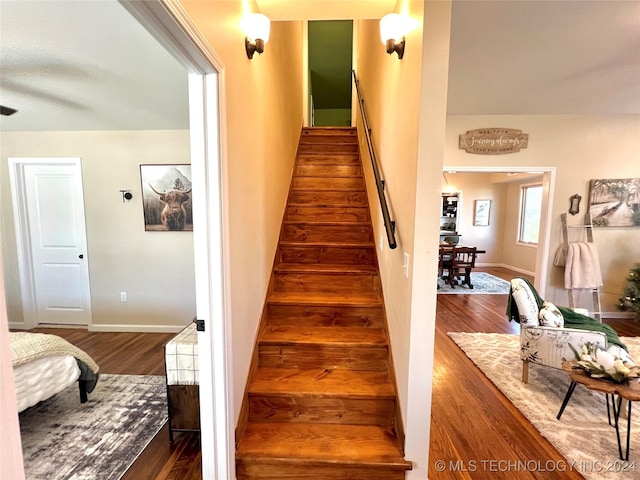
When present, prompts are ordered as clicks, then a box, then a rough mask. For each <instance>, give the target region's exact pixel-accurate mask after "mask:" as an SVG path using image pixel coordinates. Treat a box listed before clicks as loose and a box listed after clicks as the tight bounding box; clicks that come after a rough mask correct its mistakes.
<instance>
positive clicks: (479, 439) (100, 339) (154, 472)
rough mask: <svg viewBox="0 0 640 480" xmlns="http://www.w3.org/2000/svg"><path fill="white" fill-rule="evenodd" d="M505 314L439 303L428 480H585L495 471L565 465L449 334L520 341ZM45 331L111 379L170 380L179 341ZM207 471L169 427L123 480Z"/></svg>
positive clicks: (496, 302) (495, 302)
mask: <svg viewBox="0 0 640 480" xmlns="http://www.w3.org/2000/svg"><path fill="white" fill-rule="evenodd" d="M478 270H480V271H486V272H488V273H491V274H493V275H496V276H498V277H501V278H504V279H506V280H509V279H511V278H512V277H514V276H519V275H520V274H518V273H516V272H513V271H510V270H507V269H503V268H480V269H478ZM505 307H506V296H503V295H439V296H438V307H437V313H436V317H437V318H436V331H435V359H434V370H433V399H432V411H431V445H430V449H429V479H438V480H449V479H456V480H457V479H471V478H473V479H474V480H476V479H478V480H483V479H487V480H489V479H491V480H493V479H513V478H518V479H519V480H520V479H522V480H526V479H557V480H569V479H581V478H583V477H582V476H581V475H580V474H579V473H577V472H573V471H566V472H559V471H556V472H549V471H546V472H545V471H538V472H535V471H531V472H523V471H519V472H517V474H515V473H514V472H513V471H496V470H499V469H498V468H497V465H496V464H495V463H488V462H489V461H494V462H497V461H503V462H509V461H511V462H516V461H529V462H541V465H545V463H546V462H547V461H551V462H560V461H563V460H564V457H562V456H561V455H560V454H559V453H558V452H557V451H556V450H555V448H554V447H553V446H552V445H551V444H550V443H549V442H547V441H546V440H545V439H544V438H542V437H541V436H540V435H539V434H538V432H537V431H536V429H535V428H534V427H533V426H532V425H531V424H530V422H529V421H528V420H527V419H526V418H525V417H524V416H523V415H522V414H521V413H520V412H519V411H518V410H517V409H516V408H515V407H514V406H513V405H512V404H511V402H509V401H508V400H507V399H506V397H504V395H502V393H501V392H500V391H499V390H498V389H497V388H496V387H495V386H494V385H493V384H492V383H491V382H490V381H489V380H488V379H487V378H486V377H485V376H484V375H483V374H482V373H481V372H480V371H479V370H478V369H477V368H476V367H475V366H474V365H473V364H472V363H471V361H470V360H469V359H468V358H467V357H466V355H465V354H464V353H462V351H461V350H460V349H459V348H458V347H457V346H456V345H455V344H454V343H453V341H452V340H451V339H450V338H449V337H448V336H447V335H446V333H447V332H450V331H467V332H474V331H477V332H495V333H514V334H515V333H518V331H519V326H518V325H516V324H514V323H510V322H508V321H507V319H506V316H505ZM606 322H607V323H609V324H610V325H611V326H612V327H614V328H615V329H616V330H617V331H618V333H619V334H620V335H622V336H638V335H640V324H638V323H636V322H633V320H630V319H629V320H615V321H614V320H606ZM41 331H45V332H49V333H55V334H58V335H60V336H63V337H64V338H67V339H68V340H70V341H72V342H73V343H74V344H76V345H78V346H79V347H80V348H83V349H84V350H86V351H87V353H89V354H90V355H92V356H93V357H94V358H95V359H96V361H97V362H98V364H100V365H101V369H102V371H103V372H104V373H131V374H163V373H164V357H163V348H162V346H163V344H164V343H165V342H166V341H168V340H169V339H170V338H171V337H172V336H173V335H171V334H167V335H164V334H132V333H124V334H121V333H117V334H112V333H92V332H86V331H83V330H52V329H44V330H41ZM515 368H519V366H515ZM438 460H442V461H444V462H445V466H446V468H445V469H444V471H439V470H441V468H436V467H437V466H438V467H439V466H440V464H437V463H436V462H437V461H438ZM483 461H484V463H483ZM457 462H458V463H457ZM505 464H506V463H503V465H505ZM452 465H458V466H460V467H466V468H467V471H466V472H464V471H458V472H454V471H452V470H453V469H452V468H451V466H452ZM483 466H486V468H483ZM200 468H201V456H200V445H199V436H198V435H194V434H177V435H176V441H175V442H174V444H173V445H171V444H169V439H168V432H167V430H166V427H165V428H164V429H163V430H162V431H160V433H159V434H158V435H157V437H156V438H155V439H154V440H153V442H152V443H151V444H150V445H149V446H148V447H147V449H146V450H145V451H144V452H143V454H142V455H141V456H140V457H139V458H138V460H137V461H136V462H135V463H134V465H133V466H132V467H131V468H130V470H129V471H128V472H127V474H126V476H125V477H124V480H134V479H135V480H165V479H171V480H178V479H179V480H201V479H202V476H201V473H200ZM492 469H493V471H491V470H492ZM470 470H475V471H470ZM502 470H504V469H502Z"/></svg>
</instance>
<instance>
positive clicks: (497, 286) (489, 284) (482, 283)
mask: <svg viewBox="0 0 640 480" xmlns="http://www.w3.org/2000/svg"><path fill="white" fill-rule="evenodd" d="M471 285H473V288H469V287H467V286H466V285H456V287H455V288H451V285H448V284H445V283H444V282H443V281H442V280H441V279H440V278H438V286H439V287H440V288H439V289H438V293H441V294H445V295H446V294H461V293H464V294H478V293H481V294H483V295H507V294H508V293H509V282H507V281H506V280H503V279H501V278H498V277H496V276H494V275H491V274H490V273H485V272H471Z"/></svg>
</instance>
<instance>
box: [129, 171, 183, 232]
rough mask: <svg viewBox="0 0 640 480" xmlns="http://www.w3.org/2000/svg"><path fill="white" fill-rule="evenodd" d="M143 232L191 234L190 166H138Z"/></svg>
mask: <svg viewBox="0 0 640 480" xmlns="http://www.w3.org/2000/svg"><path fill="white" fill-rule="evenodd" d="M140 179H141V181H142V205H143V210H144V229H145V230H146V231H148V232H169V231H182V232H185V231H193V215H192V210H191V165H140Z"/></svg>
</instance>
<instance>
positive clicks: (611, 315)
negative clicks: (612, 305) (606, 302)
mask: <svg viewBox="0 0 640 480" xmlns="http://www.w3.org/2000/svg"><path fill="white" fill-rule="evenodd" d="M635 317H636V316H635V315H634V314H633V313H631V312H602V318H629V319H632V320H633V319H634V318H635Z"/></svg>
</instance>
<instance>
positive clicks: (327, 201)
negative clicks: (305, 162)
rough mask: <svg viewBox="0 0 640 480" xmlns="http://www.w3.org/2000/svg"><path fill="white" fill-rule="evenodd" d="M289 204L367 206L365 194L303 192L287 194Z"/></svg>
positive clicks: (294, 191) (297, 191)
mask: <svg viewBox="0 0 640 480" xmlns="http://www.w3.org/2000/svg"><path fill="white" fill-rule="evenodd" d="M289 204H302V205H315V206H319V205H326V206H328V207H331V206H357V207H366V206H367V194H366V193H365V192H305V191H300V190H292V191H291V192H290V193H289Z"/></svg>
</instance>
